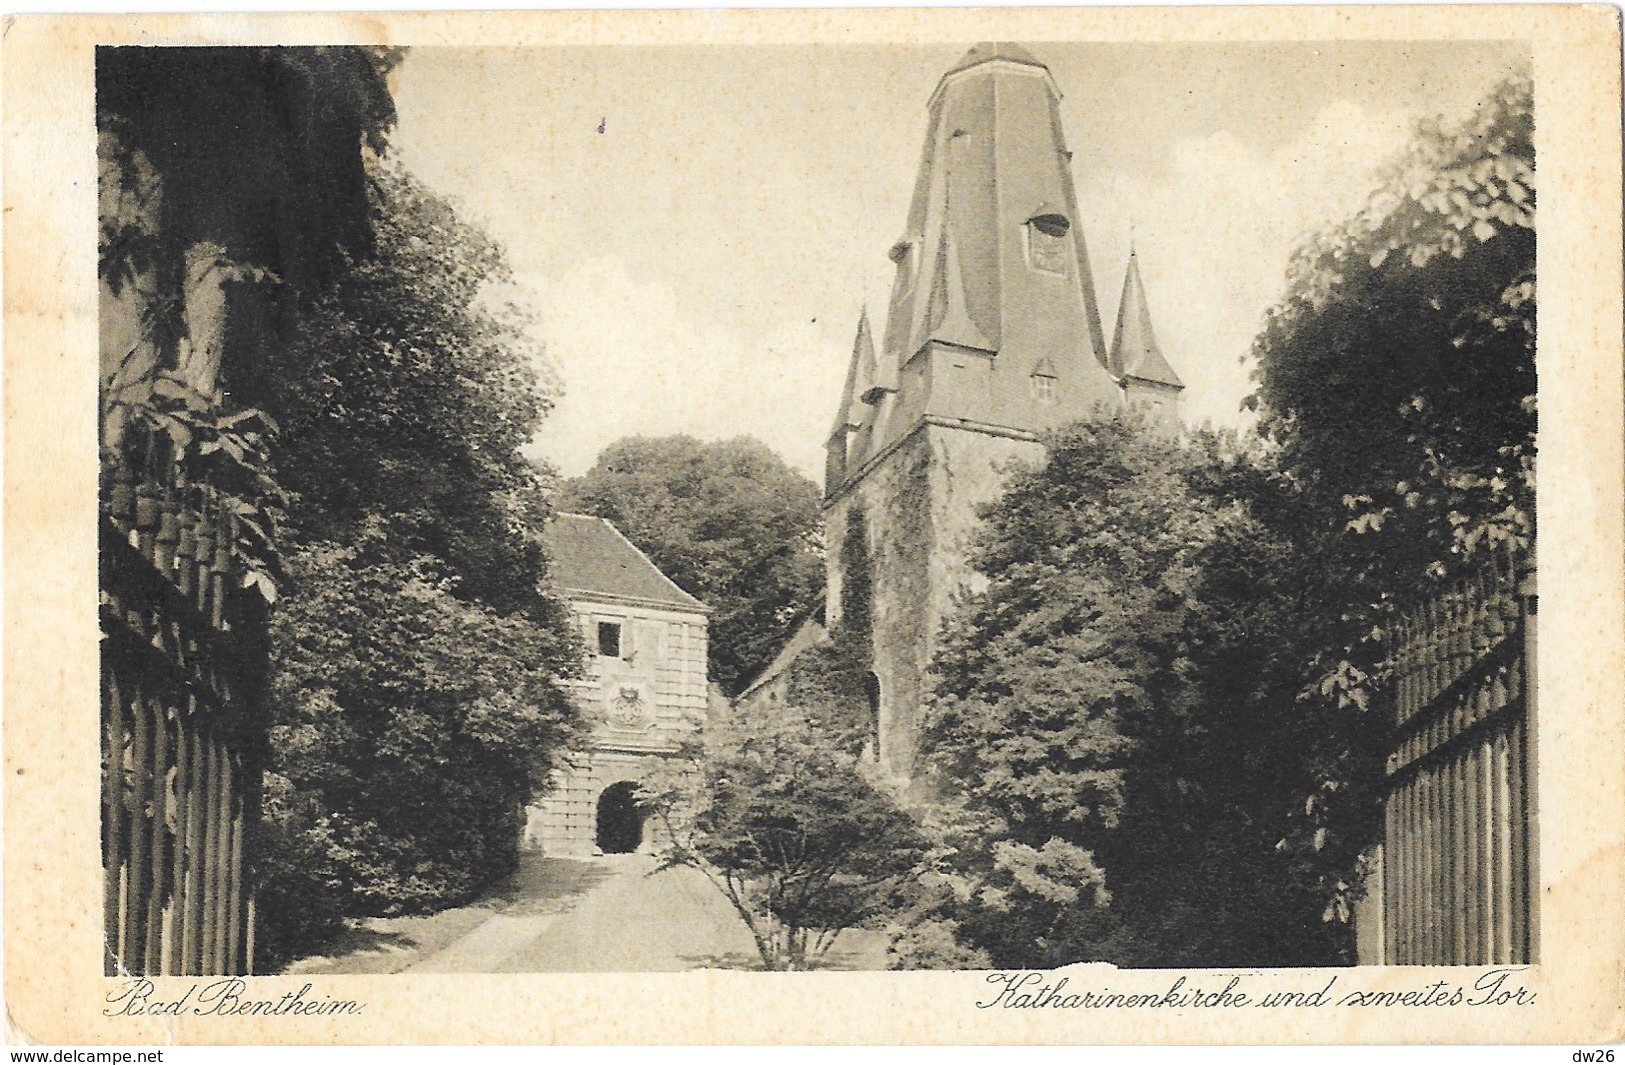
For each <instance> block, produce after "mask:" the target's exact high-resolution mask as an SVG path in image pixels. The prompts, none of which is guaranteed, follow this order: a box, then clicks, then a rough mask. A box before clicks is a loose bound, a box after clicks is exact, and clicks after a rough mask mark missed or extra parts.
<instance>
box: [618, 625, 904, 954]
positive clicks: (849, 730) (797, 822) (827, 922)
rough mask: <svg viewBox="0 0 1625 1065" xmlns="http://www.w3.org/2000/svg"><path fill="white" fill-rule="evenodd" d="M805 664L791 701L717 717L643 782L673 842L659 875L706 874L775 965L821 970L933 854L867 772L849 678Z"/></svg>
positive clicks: (825, 655)
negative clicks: (799, 701)
mask: <svg viewBox="0 0 1625 1065" xmlns="http://www.w3.org/2000/svg"><path fill="white" fill-rule="evenodd" d="M831 666H833V667H834V671H835V673H838V674H841V675H842V676H844V675H845V674H849V673H850V672H851V670H850V669H847V668H844V667H842V666H840V665H839V663H834V662H832V661H831V652H830V651H829V650H828V649H822V650H820V651H819V652H818V653H817V654H814V655H812V656H811V658H810V659H809V661H808V662H807V663H802V662H799V661H798V663H797V669H798V670H800V671H801V672H800V676H799V678H798V679H796V680H795V681H794V683H793V684H792V689H791V690H792V693H793V697H801V698H804V699H806V700H807V701H808V705H812V706H813V707H814V708H815V709H814V710H813V711H811V712H806V711H803V710H802V709H801V708H799V707H796V706H794V705H792V706H791V707H789V708H787V709H786V710H785V712H783V713H780V714H774V715H771V716H769V717H766V718H759V719H746V718H744V717H742V716H739V715H737V714H736V713H734V712H727V713H724V714H721V715H714V716H712V717H711V718H710V719H708V720H707V721H706V723H705V726H704V728H703V729H702V730H701V733H700V735H699V737H698V738H697V739H696V740H694V741H691V742H690V743H689V744H688V745H687V746H686V747H685V749H684V751H683V753H682V754H681V755H680V757H679V758H678V759H676V760H674V761H673V762H671V763H669V764H668V765H667V766H665V767H663V769H662V770H661V772H660V773H659V774H658V775H656V776H655V777H654V778H652V779H651V780H650V781H649V782H648V783H646V784H645V785H644V788H643V790H642V794H643V801H644V802H645V803H646V804H647V805H648V806H650V807H651V808H652V809H653V810H654V813H655V816H656V817H657V818H658V822H659V824H661V825H662V827H663V828H664V833H663V835H664V836H665V837H666V841H665V845H664V849H663V851H662V853H661V859H660V868H661V869H669V868H673V867H677V866H687V867H690V868H694V869H698V870H699V871H700V872H701V873H703V874H704V875H705V877H706V879H707V880H709V881H710V882H711V883H712V885H714V886H715V887H716V888H717V890H718V891H720V892H721V893H722V895H723V896H724V897H725V898H726V899H727V900H728V901H729V903H730V904H732V905H733V907H734V910H735V912H737V913H738V914H739V917H740V919H741V920H742V921H744V923H745V926H746V927H747V928H748V929H749V930H750V933H751V936H752V938H753V939H754V940H755V943H756V949H757V952H758V954H759V955H760V956H761V960H762V964H763V966H764V967H766V968H768V969H791V970H801V969H807V968H810V967H813V966H815V965H816V964H817V962H818V959H819V958H820V957H822V956H823V954H824V953H825V952H827V951H828V950H829V948H830V947H831V946H833V945H834V944H835V942H836V940H837V938H838V937H839V936H840V934H841V932H843V931H844V930H846V929H848V928H854V927H859V926H862V925H865V924H870V923H873V922H874V921H876V920H877V919H878V918H880V917H881V916H882V915H884V914H885V913H886V912H887V910H888V908H889V906H890V905H891V898H892V894H893V892H894V891H895V889H896V888H897V887H898V885H899V884H900V883H901V882H902V881H903V880H904V879H905V878H907V877H908V876H909V875H910V874H911V873H912V872H913V870H914V869H915V868H916V866H917V865H918V863H919V861H920V859H921V858H922V857H923V855H924V849H923V848H924V839H923V838H922V837H921V835H920V833H919V830H918V829H917V827H916V826H915V824H914V822H913V821H912V820H911V819H910V817H909V816H908V815H907V814H906V813H904V812H903V811H902V810H901V809H900V808H899V807H898V805H897V804H896V802H895V801H893V799H892V798H891V797H890V796H889V795H887V794H886V793H885V792H883V791H881V790H880V789H878V788H876V787H875V786H874V785H873V784H872V783H870V781H869V780H868V779H866V778H865V776H864V775H863V773H862V772H861V771H860V765H859V755H858V750H859V749H860V748H861V744H862V740H863V737H864V735H865V733H864V728H865V725H864V718H865V715H864V714H862V712H861V711H858V712H852V711H850V710H846V711H843V710H841V709H840V707H841V706H842V705H843V704H844V703H845V702H846V701H847V700H846V698H845V696H843V692H844V691H845V689H846V687H847V682H846V680H844V679H841V677H840V676H837V677H836V678H835V679H834V680H833V681H832V683H830V684H829V685H827V686H822V685H820V684H819V683H818V681H817V677H818V676H819V675H821V674H822V673H823V671H824V670H825V669H826V668H829V667H831Z"/></svg>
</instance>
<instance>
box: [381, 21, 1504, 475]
mask: <svg viewBox="0 0 1625 1065" xmlns="http://www.w3.org/2000/svg"><path fill="white" fill-rule="evenodd" d="M972 43H974V42H970V41H967V42H964V43H963V44H952V45H908V46H898V45H846V44H841V45H806V46H785V45H771V46H706V47H687V46H681V47H679V46H662V47H621V46H595V47H560V48H527V49H518V48H511V49H503V48H414V49H412V50H411V51H410V52H409V53H408V54H407V57H406V59H405V61H404V63H403V64H402V66H401V68H400V70H399V72H398V75H397V81H396V102H397V107H398V110H399V116H400V117H399V125H398V127H397V129H396V131H395V134H394V137H393V143H394V146H395V150H396V153H397V155H398V157H399V158H400V159H401V161H402V162H403V164H404V165H406V166H407V167H409V168H410V169H412V170H413V171H414V172H416V173H417V174H418V175H419V176H420V177H422V178H423V179H424V180H425V181H427V182H428V184H429V185H430V186H432V187H433V188H435V189H437V190H438V191H440V192H441V193H442V194H444V195H447V196H448V197H449V198H450V199H451V200H452V201H453V202H454V203H455V204H456V205H457V206H458V208H459V210H460V212H461V213H462V214H463V215H464V216H465V217H466V218H468V219H469V220H471V221H474V222H477V223H479V224H481V225H482V226H484V227H485V228H486V230H487V231H488V232H490V234H491V235H492V236H493V237H495V238H496V239H497V240H498V241H500V242H501V243H502V244H503V245H504V246H505V248H506V249H507V252H508V257H509V260H510V262H511V264H512V266H513V268H514V272H515V286H514V288H513V289H512V290H511V291H510V292H509V293H507V296H508V298H510V299H512V300H513V301H514V302H516V303H518V304H519V305H520V306H521V307H522V308H523V309H525V310H527V311H529V312H530V313H532V314H533V315H534V317H535V325H534V329H535V332H536V335H537V337H538V338H539V339H540V340H541V341H542V343H543V346H544V349H545V352H546V355H545V358H546V359H547V360H548V362H549V365H548V366H546V367H542V369H543V370H544V372H545V373H546V374H547V376H548V377H549V378H551V379H556V380H557V381H559V382H560V383H561V385H562V388H563V395H562V396H561V397H560V399H559V400H558V405H557V407H556V408H555V410H554V411H553V412H552V413H551V415H550V416H549V418H548V420H547V423H546V424H545V426H544V428H543V430H542V432H541V434H540V435H539V436H538V438H537V439H536V440H535V441H534V442H533V444H532V448H531V451H532V453H533V454H534V455H535V456H536V457H540V458H545V459H547V460H549V461H551V462H552V463H553V464H554V465H556V466H557V467H558V468H559V470H560V471H561V472H562V473H564V474H565V475H574V474H578V473H580V472H582V471H584V470H585V469H587V468H588V467H589V466H591V464H592V462H593V461H594V459H595V458H596V457H597V455H598V452H599V451H600V450H602V449H603V447H605V446H606V445H607V444H610V443H612V442H613V441H615V440H617V439H620V438H621V437H623V436H631V435H644V436H663V435H668V434H674V433H687V434H690V435H693V436H697V437H700V438H703V439H723V438H729V437H734V436H739V435H749V436H754V437H757V438H758V439H760V440H762V441H764V442H766V443H767V444H768V446H770V447H771V448H773V449H774V450H775V451H777V452H778V453H779V454H780V455H782V456H783V457H784V458H785V459H786V461H788V462H789V463H790V464H791V465H792V466H794V467H796V468H797V469H799V470H801V471H802V472H804V473H806V474H807V475H809V476H812V477H815V478H817V477H819V476H820V475H821V470H822V468H823V444H824V439H825V437H826V436H827V435H828V432H829V427H830V424H831V423H832V421H833V418H834V415H835V407H836V403H837V401H838V399H839V393H840V389H841V385H842V382H843V380H844V376H845V372H846V365H847V361H848V358H849V357H850V353H851V350H852V341H853V334H854V332H855V330H856V326H857V320H858V314H859V311H860V309H861V308H862V307H863V306H864V305H865V304H867V306H868V307H869V309H870V310H871V312H872V313H873V314H874V315H876V317H877V321H876V327H877V329H878V328H879V327H880V322H879V320H878V319H879V318H881V317H883V315H884V312H885V308H886V306H887V303H888V297H889V290H890V284H891V278H892V274H893V269H894V268H893V266H892V264H891V263H890V262H889V261H888V260H887V259H886V257H885V252H886V249H887V248H889V247H890V246H891V245H892V243H893V242H894V241H895V240H896V239H897V237H898V234H899V233H900V232H901V230H902V228H903V224H904V221H905V218H906V214H907V209H908V200H909V196H910V194H911V193H912V190H913V185H914V179H915V174H916V171H917V169H918V166H919V160H920V152H921V147H922V145H923V141H924V137H925V134H926V111H925V105H926V101H927V100H928V98H929V97H930V95H931V91H932V89H933V88H934V87H935V85H936V83H937V80H938V79H939V78H940V76H941V74H942V73H943V72H944V71H946V70H947V69H948V68H949V67H950V66H952V65H953V63H954V62H955V61H956V60H957V59H958V58H959V56H960V55H961V54H962V53H963V52H964V51H965V50H966V49H967V48H968V47H969V46H970V45H971V44H972ZM1023 44H1024V45H1026V46H1027V47H1028V49H1029V50H1030V51H1031V52H1033V54H1034V55H1035V56H1036V57H1037V58H1038V59H1039V60H1040V61H1042V62H1044V63H1045V64H1046V65H1048V66H1049V68H1050V71H1051V73H1052V74H1053V76H1054V78H1055V81H1056V84H1057V85H1058V87H1059V88H1060V91H1061V93H1062V101H1061V121H1062V125H1063V128H1064V129H1065V134H1066V139H1067V145H1068V147H1069V148H1071V149H1072V151H1073V162H1072V166H1073V176H1074V179H1075V182H1076V184H1077V192H1078V199H1079V205H1078V207H1079V214H1080V219H1079V221H1080V223H1081V225H1082V226H1083V231H1084V235H1085V238H1086V240H1087V244H1088V251H1089V257H1090V264H1091V267H1092V268H1093V271H1094V276H1095V284H1096V288H1097V291H1096V299H1097V301H1098V303H1099V306H1100V313H1101V318H1102V320H1103V322H1104V324H1105V326H1106V329H1107V331H1108V334H1109V332H1110V330H1111V326H1112V323H1113V322H1114V321H1115V320H1116V316H1117V303H1118V297H1119V294H1120V292H1121V289H1122V281H1123V270H1124V267H1125V265H1126V263H1127V260H1128V254H1129V248H1130V243H1131V241H1132V243H1133V245H1134V247H1135V248H1136V249H1137V250H1138V255H1139V261H1140V268H1141V273H1142V276H1143V278H1144V281H1145V286H1146V292H1147V298H1148V301H1149V303H1150V306H1151V314H1152V319H1153V322H1154V325H1155V328H1156V331H1157V337H1158V340H1159V341H1160V344H1161V347H1162V350H1163V353H1164V354H1165V355H1166V356H1167V357H1168V359H1169V361H1170V362H1171V363H1172V365H1173V366H1174V368H1175V370H1176V371H1177V372H1178V373H1179V375H1180V376H1181V377H1182V378H1183V379H1184V381H1185V383H1186V391H1185V394H1184V409H1185V415H1186V419H1187V421H1190V422H1193V423H1197V424H1200V423H1202V422H1204V421H1210V422H1213V423H1215V424H1241V423H1242V421H1243V417H1244V416H1243V415H1242V414H1241V412H1240V410H1239V407H1240V403H1241V400H1242V398H1243V397H1244V396H1245V395H1246V394H1247V393H1248V391H1250V384H1249V367H1248V365H1247V363H1246V362H1245V357H1246V355H1247V352H1248V350H1249V348H1250V346H1251V342H1252V338H1253V336H1254V335H1255V334H1256V333H1257V331H1258V328H1259V325H1260V323H1261V321H1262V318H1263V315H1264V312H1265V311H1266V310H1267V309H1268V308H1269V307H1270V306H1271V305H1272V304H1273V303H1275V302H1276V301H1277V300H1278V299H1279V297H1280V296H1281V294H1282V292H1283V290H1284V284H1285V271H1286V265H1287V262H1288V258H1289V255H1290V252H1291V250H1292V247H1293V246H1294V244H1295V243H1296V242H1297V241H1298V240H1299V239H1301V238H1302V237H1304V236H1305V235H1308V234H1310V233H1312V232H1314V231H1316V230H1318V229H1320V228H1322V227H1324V226H1326V225H1328V224H1330V223H1332V222H1335V221H1336V220H1338V219H1340V218H1343V217H1346V216H1347V215H1349V214H1351V213H1352V212H1353V211H1355V210H1357V209H1358V208H1359V206H1360V205H1361V203H1362V202H1363V200H1364V198H1365V196H1366V194H1367V193H1368V192H1369V191H1370V189H1371V187H1372V181H1373V174H1374V171H1375V170H1376V169H1377V168H1378V167H1380V165H1381V164H1382V163H1383V162H1384V161H1385V160H1387V159H1389V158H1391V157H1392V156H1393V155H1394V154H1395V153H1397V152H1398V151H1400V150H1401V149H1402V148H1403V146H1404V144H1405V142H1406V140H1407V138H1408V135H1409V132H1410V129H1411V127H1412V125H1413V124H1414V122H1415V121H1416V120H1417V119H1418V118H1421V117H1424V116H1434V115H1443V116H1446V117H1447V118H1452V117H1462V116H1465V115H1467V114H1469V113H1470V112H1471V111H1472V108H1473V107H1474V105H1475V104H1476V102H1477V101H1478V99H1479V98H1480V97H1481V96H1482V94H1483V93H1484V92H1485V90H1487V89H1488V88H1489V87H1490V86H1491V85H1493V84H1494V82H1495V81H1497V80H1498V79H1499V78H1500V77H1502V76H1503V75H1504V74H1505V73H1506V72H1507V71H1508V70H1509V69H1512V68H1513V67H1514V66H1515V65H1518V64H1520V63H1524V62H1526V60H1525V58H1524V57H1525V56H1526V55H1527V50H1526V49H1522V48H1520V47H1519V46H1517V45H1516V44H1511V43H1496V42H1322V43H1313V42H1310V43H1291V44H1284V45H1283V44H1280V43H1264V44H1233V43H1232V44H1179V43H1170V44H1143V45H1142V44H1127V45H1125V44H1086V43H1075V42H1042V41H1035V42H1023Z"/></svg>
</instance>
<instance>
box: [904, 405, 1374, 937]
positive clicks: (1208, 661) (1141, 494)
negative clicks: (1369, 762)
mask: <svg viewBox="0 0 1625 1065" xmlns="http://www.w3.org/2000/svg"><path fill="white" fill-rule="evenodd" d="M1048 447H1049V452H1048V459H1047V461H1046V463H1045V464H1044V465H1043V466H1042V467H1040V468H1038V469H1036V470H1032V471H1027V472H1018V473H1016V474H1014V475H1013V476H1012V478H1011V480H1010V482H1009V485H1008V488H1007V491H1006V493H1005V495H1004V497H1003V498H1002V499H1001V500H1000V501H998V502H997V503H995V504H994V505H992V506H991V507H990V508H989V509H988V510H987V512H986V514H985V525H984V527H983V530H982V533H981V539H980V542H979V546H978V548H977V550H976V551H975V553H974V554H973V558H972V562H973V565H974V566H975V568H976V569H977V570H978V571H980V572H981V573H982V574H984V575H985V577H986V579H987V585H986V588H985V590H983V591H982V592H980V593H978V594H976V595H974V596H972V597H970V598H969V599H968V600H967V601H966V603H965V604H964V607H963V609H962V611H961V612H960V614H959V615H958V616H957V618H956V619H955V620H953V621H951V622H950V624H949V626H948V628H947V629H946V631H945V634H944V637H943V642H942V645H941V647H940V649H939V650H938V652H937V655H936V658H935V660H934V664H933V688H932V692H931V696H930V702H929V706H928V712H927V719H926V728H925V734H924V748H925V752H926V754H927V757H928V759H929V761H930V764H931V766H932V768H933V770H934V773H935V777H934V780H935V783H936V787H937V789H938V792H939V794H940V795H941V796H942V798H943V800H944V802H943V808H942V809H940V810H938V811H936V812H935V813H934V814H933V819H934V821H935V823H936V824H937V825H938V826H939V831H938V836H939V838H940V839H941V840H942V841H943V843H944V849H943V851H942V852H941V853H940V854H939V855H938V859H939V862H938V865H937V877H936V879H935V880H934V881H932V880H929V879H928V880H926V881H922V883H924V884H926V886H927V888H931V886H932V884H933V883H934V884H935V889H934V890H935V891H936V894H935V896H934V899H933V898H931V897H928V898H927V899H926V904H925V905H924V907H923V911H924V915H925V916H927V917H934V918H936V919H937V920H938V921H939V922H946V923H947V925H948V926H949V927H951V928H952V929H953V930H954V931H956V932H957V938H958V941H959V943H960V945H961V946H966V947H974V948H976V949H978V950H981V951H984V952H985V953H986V956H988V957H989V958H991V960H992V962H993V963H994V964H995V965H1001V966H1040V965H1044V966H1047V965H1055V964H1064V963H1067V962H1072V961H1080V960H1112V961H1116V962H1119V963H1122V964H1137V965H1203V964H1221V963H1223V964H1237V963H1240V962H1243V961H1244V962H1246V963H1250V964H1318V963H1324V962H1325V961H1328V960H1332V959H1334V958H1335V957H1336V956H1337V952H1338V950H1339V949H1340V947H1341V946H1342V944H1341V943H1340V942H1339V939H1338V937H1339V936H1340V935H1341V933H1340V932H1337V931H1335V930H1329V929H1326V928H1324V927H1323V924H1322V920H1321V918H1322V916H1323V912H1322V911H1323V907H1324V901H1325V900H1324V896H1323V895H1322V894H1320V893H1319V888H1320V885H1321V879H1322V877H1323V875H1324V874H1325V872H1326V870H1328V869H1336V868H1337V867H1339V865H1340V864H1341V863H1346V862H1347V861H1348V855H1346V854H1341V853H1339V854H1332V853H1326V852H1325V851H1324V849H1323V850H1322V851H1321V852H1315V853H1314V860H1313V861H1302V860H1300V859H1297V858H1295V857H1294V856H1292V855H1290V854H1287V853H1284V852H1282V851H1280V850H1278V849H1277V844H1278V843H1279V841H1280V840H1281V838H1282V837H1283V835H1285V834H1286V833H1287V831H1288V830H1289V827H1290V817H1291V809H1292V807H1293V806H1294V805H1295V804H1299V803H1301V802H1302V796H1303V794H1304V793H1305V791H1306V790H1308V789H1309V788H1310V787H1311V784H1312V781H1313V780H1314V779H1315V777H1314V774H1313V772H1312V771H1311V768H1310V767H1311V765H1312V764H1313V763H1314V761H1315V760H1316V758H1317V757H1320V756H1322V755H1323V754H1324V753H1325V748H1326V746H1327V744H1328V742H1330V743H1333V744H1335V743H1338V742H1341V740H1342V738H1343V737H1341V736H1333V737H1327V736H1323V735H1321V734H1320V733H1319V732H1318V724H1319V722H1317V721H1316V720H1314V719H1313V716H1312V715H1308V714H1305V713H1304V711H1303V708H1301V707H1300V706H1298V705H1297V701H1296V698H1295V696H1296V692H1297V686H1298V676H1297V674H1296V672H1295V667H1296V656H1295V654H1294V652H1295V651H1296V650H1297V648H1298V642H1297V641H1298V639H1299V633H1300V632H1302V631H1304V629H1305V627H1306V626H1309V625H1310V621H1309V619H1308V618H1307V617H1306V614H1308V613H1309V611H1308V610H1306V608H1305V605H1304V604H1303V603H1302V602H1301V601H1300V599H1299V597H1298V596H1297V595H1296V591H1297V589H1296V587H1295V585H1296V581H1295V578H1296V577H1297V576H1298V570H1299V567H1298V564H1297V562H1296V560H1295V557H1294V554H1293V551H1292V548H1291V545H1290V544H1288V543H1285V542H1283V541H1282V540H1280V539H1279V538H1277V537H1275V536H1273V535H1272V534H1271V533H1270V532H1269V530H1268V528H1267V527H1266V526H1265V525H1264V523H1262V522H1260V521H1259V519H1258V517H1257V511H1258V510H1259V509H1260V508H1261V507H1268V506H1272V505H1277V499H1278V496H1279V493H1280V486H1279V485H1275V484H1272V481H1271V478H1270V477H1269V476H1268V475H1267V474H1266V473H1264V472H1262V471H1261V470H1260V469H1259V467H1258V466H1257V464H1256V463H1257V462H1258V457H1257V456H1255V455H1248V454H1245V453H1243V451H1242V450H1241V449H1240V447H1239V445H1238V444H1237V443H1236V441H1235V440H1234V439H1231V438H1226V437H1214V436H1202V437H1199V438H1197V439H1195V440H1192V441H1189V442H1187V443H1185V444H1180V443H1178V442H1176V441H1173V440H1170V439H1167V438H1164V437H1162V436H1159V435H1157V434H1156V433H1154V432H1152V431H1149V430H1147V429H1146V427H1145V426H1144V425H1143V424H1142V423H1141V422H1140V421H1139V420H1138V419H1137V418H1136V417H1135V416H1134V414H1133V413H1132V412H1122V413H1119V414H1117V415H1115V416H1113V417H1110V418H1107V419H1105V420H1102V421H1099V422H1090V423H1083V424H1079V425H1077V426H1074V427H1071V428H1069V429H1066V430H1064V431H1061V432H1059V433H1057V434H1054V435H1053V436H1052V437H1051V438H1050V440H1049V441H1048ZM915 963H916V964H926V963H928V962H927V961H926V960H916V962H915Z"/></svg>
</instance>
